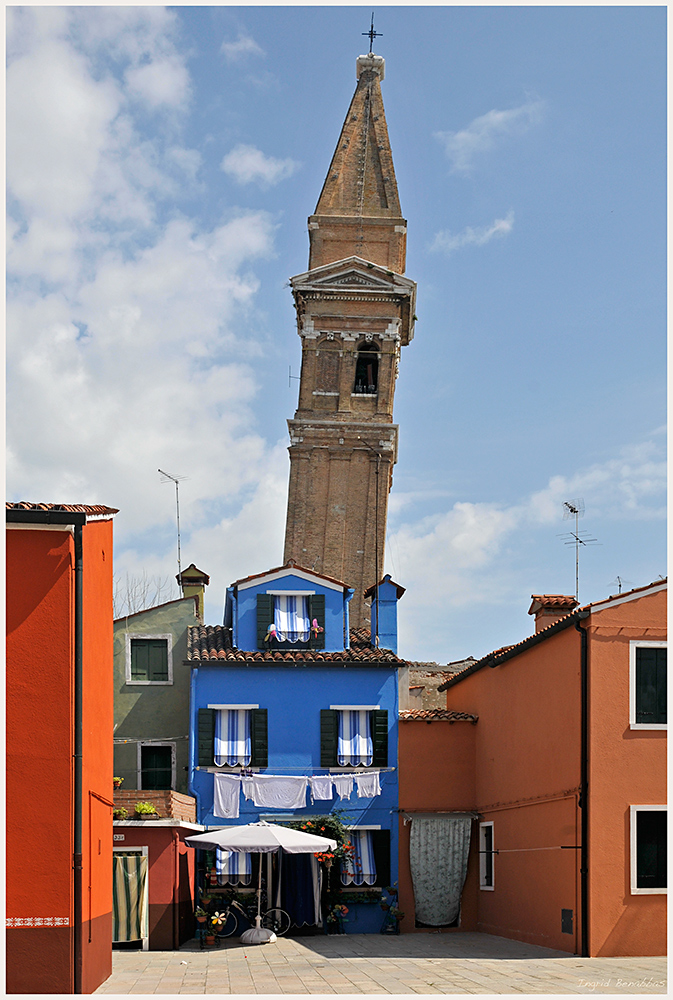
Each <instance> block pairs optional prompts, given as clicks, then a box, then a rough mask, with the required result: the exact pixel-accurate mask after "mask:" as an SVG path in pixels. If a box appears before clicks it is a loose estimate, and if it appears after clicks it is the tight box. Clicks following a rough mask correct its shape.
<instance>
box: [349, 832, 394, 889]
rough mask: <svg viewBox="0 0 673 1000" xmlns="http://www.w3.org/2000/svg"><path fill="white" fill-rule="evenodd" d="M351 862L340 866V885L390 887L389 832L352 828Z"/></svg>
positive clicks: (350, 833) (350, 834)
mask: <svg viewBox="0 0 673 1000" xmlns="http://www.w3.org/2000/svg"><path fill="white" fill-rule="evenodd" d="M349 836H350V838H351V843H352V844H353V846H354V847H355V855H354V858H353V862H351V863H346V864H342V867H341V879H340V881H341V884H342V885H344V886H348V887H349V888H353V887H362V888H365V889H366V888H367V887H369V886H386V885H390V830H380V829H366V828H357V827H355V828H352V829H351V830H350V831H349Z"/></svg>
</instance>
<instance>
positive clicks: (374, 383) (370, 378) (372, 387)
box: [353, 347, 379, 396]
mask: <svg viewBox="0 0 673 1000" xmlns="http://www.w3.org/2000/svg"><path fill="white" fill-rule="evenodd" d="M378 377H379V356H378V353H377V352H376V351H375V350H372V348H371V347H361V348H360V350H359V351H358V356H357V360H356V362H355V384H354V385H353V392H354V393H355V394H356V395H368V396H372V395H374V394H375V393H376V392H377V391H378Z"/></svg>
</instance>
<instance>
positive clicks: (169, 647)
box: [126, 632, 173, 687]
mask: <svg viewBox="0 0 673 1000" xmlns="http://www.w3.org/2000/svg"><path fill="white" fill-rule="evenodd" d="M133 639H165V640H166V652H167V659H168V680H167V681H139V680H135V679H134V678H132V677H131V641H132V640H133ZM126 683H127V684H129V685H130V684H132V685H133V686H134V687H140V686H142V687H167V686H168V685H169V684H172V683H173V634H172V632H155V633H153V634H152V633H149V632H148V633H145V632H127V633H126Z"/></svg>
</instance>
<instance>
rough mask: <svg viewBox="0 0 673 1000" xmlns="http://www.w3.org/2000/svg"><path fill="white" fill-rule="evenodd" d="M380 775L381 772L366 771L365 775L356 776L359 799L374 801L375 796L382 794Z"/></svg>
mask: <svg viewBox="0 0 673 1000" xmlns="http://www.w3.org/2000/svg"><path fill="white" fill-rule="evenodd" d="M379 774H380V771H366V772H365V773H364V774H356V775H355V783H356V784H357V786H358V798H359V799H373V798H374V796H375V795H380V794H381V782H380V780H379Z"/></svg>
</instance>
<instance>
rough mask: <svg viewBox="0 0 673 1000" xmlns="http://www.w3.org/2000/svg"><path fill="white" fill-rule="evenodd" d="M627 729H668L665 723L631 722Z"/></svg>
mask: <svg viewBox="0 0 673 1000" xmlns="http://www.w3.org/2000/svg"><path fill="white" fill-rule="evenodd" d="M629 729H635V730H637V729H646V730H647V729H664V730H666V729H668V723H667V722H632V723H630V725H629Z"/></svg>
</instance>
